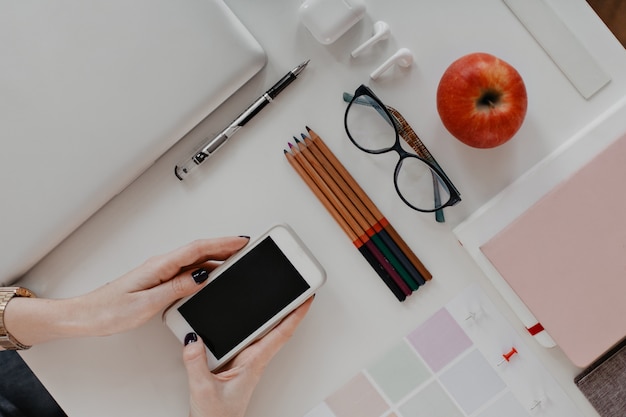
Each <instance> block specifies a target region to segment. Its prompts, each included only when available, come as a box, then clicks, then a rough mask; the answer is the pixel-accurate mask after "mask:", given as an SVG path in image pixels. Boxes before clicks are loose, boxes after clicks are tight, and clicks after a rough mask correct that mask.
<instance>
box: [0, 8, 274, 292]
mask: <svg viewBox="0 0 626 417" xmlns="http://www.w3.org/2000/svg"><path fill="white" fill-rule="evenodd" d="M0 56H1V57H2V65H0V138H1V142H0V143H1V146H2V151H1V152H0V192H1V193H2V197H1V198H2V200H1V203H0V211H1V212H0V283H8V282H11V281H13V280H15V279H16V278H19V277H20V276H21V275H22V274H24V273H25V272H26V271H27V270H28V269H29V268H30V267H32V266H33V265H34V264H35V263H36V262H37V261H38V260H40V259H41V258H42V257H43V256H44V255H46V254H47V253H48V252H49V251H50V250H52V249H53V248H54V247H55V246H56V245H57V244H58V243H60V242H61V241H62V240H63V239H64V238H65V237H66V236H68V235H69V234H70V233H71V232H72V231H73V230H75V229H76V228H77V227H78V226H79V225H80V224H82V223H83V222H84V221H85V220H86V219H87V218H88V217H89V216H91V215H92V214H93V213H94V212H96V211H97V210H98V209H99V208H100V207H101V206H103V205H104V204H105V203H106V202H107V201H108V200H109V199H110V198H112V197H113V196H114V195H115V194H116V193H118V192H119V191H121V190H122V189H123V188H125V187H126V186H127V185H128V184H129V183H130V182H132V181H133V180H134V179H135V178H136V177H137V176H139V175H140V174H141V173H142V172H143V171H144V170H145V169H146V168H147V167H149V166H150V165H151V164H152V163H153V162H154V161H155V160H156V159H157V158H158V157H159V156H160V155H162V154H163V153H164V152H165V151H166V150H167V149H169V148H170V147H171V146H172V145H173V144H174V143H175V142H176V141H177V140H179V139H180V138H181V137H182V136H184V135H185V134H186V133H187V132H188V131H189V130H191V129H192V128H193V127H194V126H195V125H197V124H198V123H199V122H200V121H201V120H202V119H204V118H205V117H206V116H207V115H208V114H209V113H211V112H212V111H213V110H214V109H215V108H216V107H218V106H219V105H220V104H221V103H222V102H223V101H225V100H226V99H227V98H228V97H229V96H230V95H231V94H233V93H234V92H235V91H236V90H238V89H239V88H240V87H241V86H242V85H243V84H245V83H246V82H247V81H248V80H249V79H250V78H252V76H254V75H255V74H256V73H257V72H258V71H259V70H260V69H261V68H262V67H263V66H264V64H265V60H266V57H265V53H264V51H263V49H262V48H261V46H260V45H259V43H258V42H257V41H256V40H255V39H254V38H253V36H252V35H251V34H250V33H249V32H248V31H247V30H246V28H245V27H244V26H243V24H242V23H241V22H240V21H239V20H238V19H237V18H236V17H235V15H234V14H233V13H232V12H231V10H230V9H228V8H227V6H226V5H225V4H224V3H223V1H222V0H176V1H171V0H135V1H130V2H127V1H122V0H107V1H101V0H97V1H95V2H94V1H90V2H84V1H79V0H57V1H53V2H49V1H45V0H32V1H10V0H0ZM172 175H173V174H172Z"/></svg>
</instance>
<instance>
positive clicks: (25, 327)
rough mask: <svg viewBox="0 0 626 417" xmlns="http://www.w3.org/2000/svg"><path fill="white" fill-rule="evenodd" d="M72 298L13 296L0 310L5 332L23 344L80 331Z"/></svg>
mask: <svg viewBox="0 0 626 417" xmlns="http://www.w3.org/2000/svg"><path fill="white" fill-rule="evenodd" d="M72 303H73V300H71V299H68V300H50V299H42V298H13V299H12V300H11V301H10V302H9V303H8V304H7V305H6V308H5V311H4V324H5V327H6V329H7V331H8V332H10V333H11V335H12V336H13V337H14V338H15V339H17V340H18V341H19V342H20V343H22V344H24V345H28V346H31V345H35V344H39V343H43V342H47V341H50V340H55V339H61V338H67V337H76V336H81V335H82V332H83V330H82V326H81V325H80V321H79V320H80V318H79V315H78V314H76V310H73V309H72V307H71V304H72Z"/></svg>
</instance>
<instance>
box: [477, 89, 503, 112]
mask: <svg viewBox="0 0 626 417" xmlns="http://www.w3.org/2000/svg"><path fill="white" fill-rule="evenodd" d="M501 97H502V93H499V92H497V91H494V90H486V91H483V93H482V94H481V95H480V97H479V98H478V102H477V104H478V106H479V107H489V108H490V109H493V108H494V107H496V104H498V101H500V98H501Z"/></svg>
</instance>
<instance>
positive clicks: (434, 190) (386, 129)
mask: <svg viewBox="0 0 626 417" xmlns="http://www.w3.org/2000/svg"><path fill="white" fill-rule="evenodd" d="M343 98H344V100H345V101H347V102H348V107H347V108H346V114H345V117H344V125H345V128H346V133H347V134H348V138H350V140H351V141H352V143H353V144H354V145H355V146H356V147H357V148H359V149H360V150H362V151H364V152H367V153H370V154H383V153H387V152H391V151H395V152H397V153H398V155H399V157H400V159H399V160H398V163H397V165H396V168H395V170H394V185H395V188H396V191H397V193H398V195H399V196H400V198H401V199H402V201H404V202H405V203H406V205H408V206H409V207H411V208H412V209H414V210H417V211H421V212H436V219H437V221H438V222H443V221H444V216H443V210H442V209H443V208H444V207H448V206H453V205H455V204H456V203H458V202H459V201H461V195H460V193H459V191H458V190H457V189H456V187H455V186H454V184H452V182H451V181H450V179H449V178H448V176H447V175H446V174H445V172H444V171H443V169H441V167H440V166H439V164H438V163H437V161H436V160H435V158H434V157H433V156H432V154H431V153H430V152H429V151H428V149H427V148H426V146H425V145H424V143H422V141H421V140H420V139H419V137H418V136H417V134H416V133H415V131H414V130H413V129H412V128H411V126H410V125H409V124H408V122H407V121H406V119H405V118H404V117H403V116H402V115H401V114H400V112H398V111H397V110H396V109H394V108H393V107H390V106H386V105H385V104H383V102H382V101H381V100H380V99H379V98H378V97H376V95H375V94H374V92H373V91H372V90H370V89H369V88H368V87H367V86H365V85H361V86H360V87H359V88H357V89H356V91H355V92H354V95H350V94H348V93H344V97H343ZM400 137H402V138H403V139H404V140H405V141H406V143H407V144H408V145H409V146H410V147H411V148H412V149H413V150H414V151H415V153H411V152H407V151H405V150H404V149H403V147H402V145H401V143H400Z"/></svg>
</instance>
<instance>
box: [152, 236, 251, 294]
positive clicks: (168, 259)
mask: <svg viewBox="0 0 626 417" xmlns="http://www.w3.org/2000/svg"><path fill="white" fill-rule="evenodd" d="M248 241H249V238H247V237H239V236H235V237H222V238H216V239H202V240H196V241H194V242H191V243H189V244H187V245H185V246H183V247H181V248H179V249H176V250H174V251H172V252H170V253H167V254H165V255H160V256H156V257H154V258H151V259H149V260H148V261H146V263H145V264H144V265H142V266H141V267H140V268H145V269H146V271H144V272H145V273H142V274H140V276H142V277H145V281H144V282H141V283H140V286H141V287H142V288H141V289H144V288H150V287H151V286H155V285H158V284H160V283H162V282H166V281H169V280H170V279H172V277H174V276H176V275H177V274H178V273H179V272H180V271H181V269H183V268H185V267H187V266H189V265H194V264H199V263H202V262H205V261H208V260H220V261H221V260H224V259H227V258H228V257H230V256H231V255H232V254H234V253H236V252H237V251H239V250H240V249H241V248H242V247H244V246H245V245H246V244H247V243H248Z"/></svg>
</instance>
